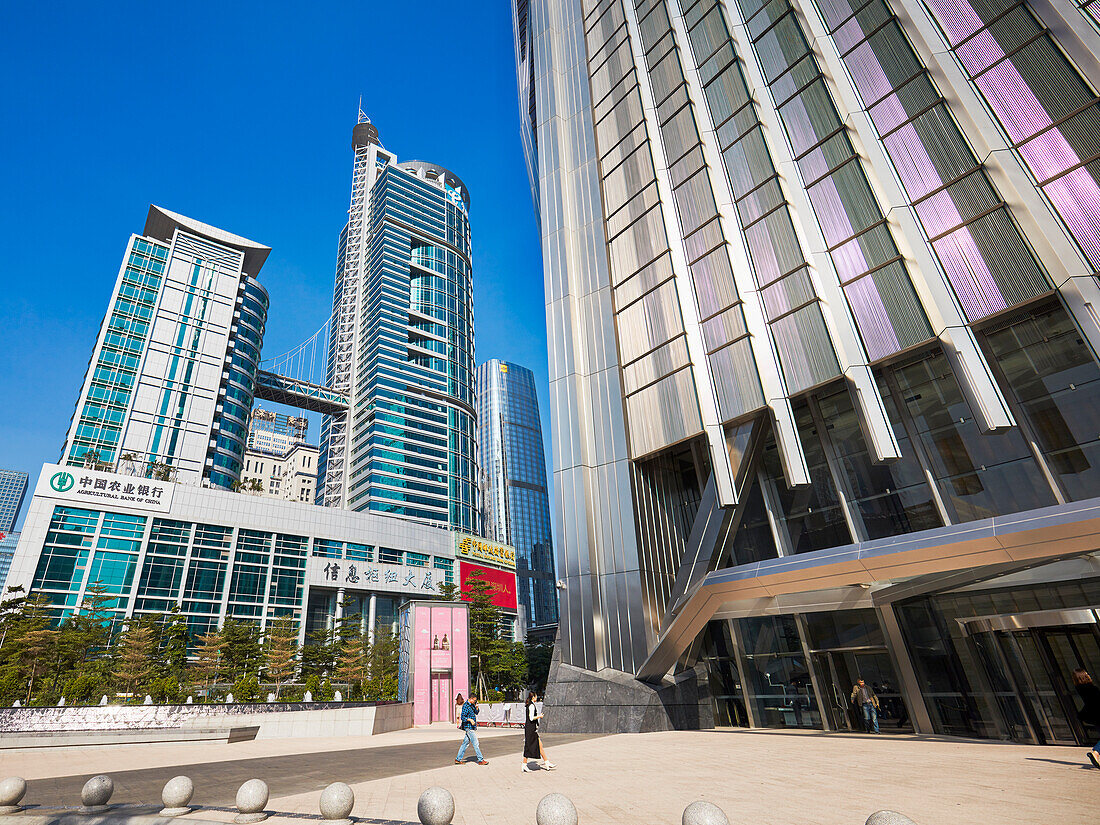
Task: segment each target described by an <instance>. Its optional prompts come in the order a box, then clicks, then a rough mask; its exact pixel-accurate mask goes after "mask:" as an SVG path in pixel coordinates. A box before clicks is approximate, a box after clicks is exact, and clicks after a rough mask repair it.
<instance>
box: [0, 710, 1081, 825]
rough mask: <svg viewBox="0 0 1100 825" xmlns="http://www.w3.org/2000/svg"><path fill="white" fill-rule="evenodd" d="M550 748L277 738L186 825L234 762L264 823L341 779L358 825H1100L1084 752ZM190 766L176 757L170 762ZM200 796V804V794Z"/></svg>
mask: <svg viewBox="0 0 1100 825" xmlns="http://www.w3.org/2000/svg"><path fill="white" fill-rule="evenodd" d="M388 737H393V738H392V739H390V738H388ZM391 743H392V744H391ZM250 744H253V745H260V744H262V743H250ZM345 744H346V743H345ZM545 744H546V747H547V751H548V753H549V755H550V757H551V758H552V759H553V760H554V761H555V762H557V763H558V766H559V767H558V769H557V770H555V771H545V772H544V771H536V772H534V773H530V774H524V773H521V771H520V757H519V752H520V751H519V737H518V735H517V734H516V733H515V732H503V733H501V732H493V733H492V734H491V735H487V736H485V737H484V748H483V749H484V750H485V751H486V756H487V757H488V758H489V760H490V764H489V765H488V766H486V767H482V766H478V765H473V764H468V765H461V766H458V765H454V764H453V761H452V760H453V754H454V751H455V750H456V749H457V746H458V737H457V731H455V730H454V729H453V728H444V727H442V726H437V727H434V728H428V729H418V730H415V731H401V732H396V733H394V734H385V735H382V736H378V737H373V738H372V741H371V743H370V746H369V747H359V748H354V747H351V748H345V749H344V750H342V751H339V752H335V751H334V752H330V753H328V754H325V753H323V752H322V753H318V752H317V743H316V742H311V741H310V740H302V741H301V742H300V746H301V748H302V750H307V751H308V752H307V753H299V754H297V755H295V754H293V753H291V751H292V745H291V744H289V743H273V745H274V746H273V747H272V751H273V754H274V755H272V756H270V757H266V758H265V757H263V756H260V755H258V751H250V753H249V758H247V759H244V760H228V761H224V762H215V761H211V762H209V763H207V764H205V765H203V764H197V765H196V764H194V763H192V764H191V765H189V766H188V770H191V769H192V768H194V769H197V770H205V771H207V773H206V774H205V775H204V780H203V781H204V783H205V784H204V787H205V788H206V789H208V790H209V789H210V788H211V787H212V786H213V785H214V784H217V783H221V784H222V785H225V786H226V788H225V791H224V794H223V795H224V796H227V797H228V804H227V805H223V804H220V803H215V802H214V801H213V800H212V799H206V800H205V802H206V804H207V806H208V807H204V808H202V809H200V810H198V811H196V812H195V813H194V814H192V815H191V816H190V817H189V818H190V819H196V820H206V821H215V822H229V821H230V820H231V819H232V816H233V811H232V808H231V805H232V796H233V794H235V792H236V787H237V786H238V785H239V784H240V783H239V782H237V779H238V778H239V775H244V774H243V773H242V771H243V770H244V768H242V767H241V764H242V763H243V765H244V766H245V767H246V768H247V771H245V772H251V773H252V774H253V775H255V776H259V777H260V778H263V779H265V780H267V781H268V782H269V785H270V786H271V788H272V799H271V802H270V803H269V805H268V808H269V810H272V811H276V812H283V813H282V815H280V814H279V813H276V814H275V816H273V818H272V819H271V820H270V822H271V823H272V825H304V823H307V822H313V823H318V825H320V823H322V820H321V819H320V817H319V815H318V814H317V810H318V809H317V802H318V798H319V796H320V791H321V789H322V788H323V787H324V785H325V784H327V783H328V782H331V781H335V780H337V779H339V780H342V781H347V782H348V783H349V784H350V785H351V786H352V788H353V789H354V791H355V794H356V805H355V809H354V811H353V816H355V817H357V818H359V819H360V820H361V821H362V822H363V823H365V825H407V823H413V825H415V821H416V801H417V799H418V797H419V795H420V794H421V793H422V792H423V791H424V790H425V789H426V788H428V787H430V786H432V785H439V786H442V787H445V788H447V789H448V790H450V791H451V792H452V793H453V794H454V796H455V801H456V816H455V825H520V824H522V825H533V822H534V812H535V808H536V806H537V805H538V802H539V800H540V799H541V798H542V797H543V796H544V795H545V794H547V793H550V792H552V791H558V792H561V793H564V794H565V795H566V796H568V797H569V798H570V799H572V800H573V802H574V804H575V805H576V806H577V810H578V812H579V814H580V819H581V822H582V823H583V825H597V824H598V825H620V823H621V825H640V824H641V823H645V825H678V823H679V821H680V817H681V814H682V812H683V809H684V807H685V806H686V805H687V804H688V803H690V802H692V801H694V800H696V799H707V800H709V801H711V802H714V803H715V804H717V805H719V806H720V807H722V808H723V810H725V811H726V813H727V815H728V816H729V818H730V822H731V825H862V823H863V822H864V821H865V820H866V818H867V816H868V815H869V814H870V813H872V812H873V811H875V810H879V809H882V808H893V809H895V810H900V811H902V812H903V813H906V814H907V815H908V816H910V817H911V818H912V819H914V820H915V821H916V822H917V823H918V825H976V824H978V823H980V824H981V825H985V823H990V825H992V823H997V825H1096V823H1100V771H1097V770H1095V769H1093V768H1090V767H1087V762H1086V761H1085V756H1084V749H1082V748H1055V747H1033V746H1025V745H1013V744H1005V743H993V742H974V741H968V740H960V739H948V738H942V737H941V738H937V737H914V736H880V737H870V736H862V735H848V734H820V733H814V732H795V731H791V732H780V731H680V732H668V733H653V734H633V735H619V736H607V737H597V738H581V739H577V738H571V737H565V736H561V735H547V736H546V737H545ZM147 747H148V746H117V748H116V751H115V752H117V753H118V754H119V756H120V757H122V758H121V761H122V762H124V763H126V764H132V763H133V760H134V759H135V758H136V757H135V754H134V753H133V752H131V751H129V749H131V748H147ZM207 747H208V748H211V749H216V748H218V747H220V748H225V747H229V746H225V745H220V746H219V745H213V744H211V745H208V746H207ZM124 751H125V753H124ZM162 755H163V754H162ZM30 756H31V757H33V754H31V755H30ZM76 756H77V755H75V754H74V758H75V757H76ZM195 756H196V754H195V752H194V751H193V750H185V751H184V752H183V753H182V755H181V759H180V760H179V761H178V762H177V766H178V765H181V764H183V763H184V761H185V760H186V761H188V762H190V761H191V760H194V759H195ZM102 757H103V755H102V754H99V755H98V758H99V759H100V760H102ZM80 758H82V759H83V758H84V756H81V757H80ZM81 764H84V763H81ZM334 766H335V767H338V768H339V769H340V771H341V773H340V775H336V774H334V773H333V772H332V770H333V767H334ZM12 767H13V766H12V764H11V763H10V761H9V762H7V763H3V762H0V773H14V772H17V771H14V770H11V768H12ZM27 767H28V768H30V769H31V771H32V772H33V771H34V770H35V769H36V767H37V768H38V769H39V773H38V776H39V778H38V779H37V780H36V781H34V782H32V783H31V793H32V794H33V795H34V797H36V798H38V799H44V798H45V797H46V796H47V795H48V794H51V793H54V792H58V793H61V792H66V789H69V790H68V792H69V793H71V792H72V791H71V789H72V787H73V783H74V781H75V780H76V779H80V784H82V781H83V778H84V777H75V776H74V775H73V774H72V773H68V774H67V775H64V776H53V777H50V776H48V775H47V776H42V773H41V766H35V765H34V764H30V763H28V765H27ZM157 770H158V771H159V772H160V773H159V775H158V776H157V777H156V779H157V781H159V782H161V783H163V780H164V779H167V778H168V777H169V776H171V775H175V773H179V772H187V771H186V770H184V768H183V767H179V769H178V770H176V769H174V767H173V766H169V765H161V766H160V767H159V768H158V769H157ZM292 771H293V772H295V773H294V775H293V776H291V775H290V772H292ZM94 772H96V771H91V772H89V773H88V774H87V775H90V773H94ZM153 773H155V771H147V772H143V771H132V772H130V774H129V775H125V774H124V773H123V774H116V777H117V780H118V787H119V790H118V791H116V797H115V798H116V799H117V800H118V801H131V800H127V799H124V798H123V796H122V791H123V789H125V790H126V791H127V792H128V793H131V794H146V793H148V792H149V789H150V788H152V787H153V784H152V780H153V778H154V777H153V776H152V774H153ZM142 774H146V775H142ZM242 781H243V780H242ZM196 785H199V782H198V781H197V780H196ZM158 787H159V786H158ZM76 788H77V790H79V785H76ZM287 788H290V789H292V790H291V792H289V793H288V792H286V790H285V789H287ZM142 789H144V790H142ZM157 793H158V795H159V790H158V791H157ZM28 801H31V800H30V798H28ZM53 801H54V802H55V804H56V802H57V801H59V800H56V799H54V800H53ZM133 801H137V800H133ZM196 801H204V800H201V799H199V794H198V793H196ZM210 805H213V807H210Z"/></svg>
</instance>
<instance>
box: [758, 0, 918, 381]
mask: <svg viewBox="0 0 1100 825" xmlns="http://www.w3.org/2000/svg"><path fill="white" fill-rule="evenodd" d="M738 3H739V5H740V7H741V11H742V14H743V15H744V17H745V19H746V26H747V29H748V31H749V34H750V38H751V40H752V43H753V49H754V50H755V52H756V56H757V59H758V60H759V62H760V65H761V68H762V70H763V71H764V74H765V79H766V80H767V82H768V85H769V88H770V89H771V91H772V95H773V99H774V100H775V101H776V102H777V112H778V114H779V117H780V120H781V122H782V124H783V127H784V129H785V130H786V132H787V137H788V139H789V140H790V143H791V147H792V151H793V153H794V155H795V157H796V159H797V162H798V166H799V169H800V171H801V172H802V174H803V176H804V179H805V180H806V181H812V183H810V184H808V185H807V194H808V195H809V198H810V202H811V204H812V205H813V207H814V215H815V218H816V219H817V221H818V225H819V226H820V227H821V231H822V234H823V235H824V237H825V241H826V245H827V246H828V247H829V252H830V257H831V258H832V260H833V264H834V266H835V267H836V270H837V275H838V277H839V278H840V283H841V288H842V289H843V291H844V294H845V297H846V298H847V300H848V303H849V306H850V307H851V310H852V313H853V316H854V317H855V320H856V325H857V327H858V329H859V332H860V337H861V338H862V340H863V344H864V347H865V348H866V350H867V354H868V356H869V357H870V358H871V360H878V359H880V358H884V357H886V356H888V355H891V354H893V353H895V352H898V351H899V350H902V349H905V348H907V347H909V346H912V345H914V344H918V343H920V342H921V341H924V340H927V339H928V338H929V337H931V334H932V330H931V326H930V325H929V324H928V321H927V318H926V317H925V315H924V310H923V309H922V308H921V306H920V303H919V302H918V300H917V296H916V292H915V290H914V289H913V285H912V282H911V281H910V280H909V276H908V272H906V271H905V269H904V264H902V263H900V261H901V256H900V253H899V252H898V250H897V247H896V245H895V244H894V241H893V238H892V236H891V234H890V230H889V228H888V227H887V226H886V223H885V218H884V216H883V214H882V210H881V208H880V207H879V205H878V202H877V199H876V198H875V196H874V193H873V191H872V190H871V187H870V184H869V183H868V182H867V178H866V175H865V174H864V171H863V167H862V165H861V164H860V161H859V159H858V158H857V156H856V153H855V150H854V148H853V147H852V144H851V140H850V139H849V138H848V135H847V130H846V127H845V126H844V125H843V122H842V121H841V118H840V115H839V113H838V112H837V109H836V105H835V104H834V102H833V100H832V97H831V95H830V94H829V91H828V89H827V87H826V85H825V80H824V76H823V75H822V73H821V71H820V68H819V67H818V65H817V62H816V60H815V58H814V57H813V53H812V51H811V49H810V47H809V44H808V42H807V41H806V37H805V34H804V33H803V31H802V28H801V25H800V24H799V23H798V21H797V19H796V18H795V15H794V9H793V7H792V6H791V4H790V2H789V1H788V0H771V2H769V3H767V4H766V5H763V6H760V5H759V4H758V3H757V2H756V0H738ZM779 101H783V102H782V103H780V102H779ZM746 234H747V233H746ZM883 251H885V255H883V254H882V253H883ZM891 261H898V262H899V263H898V266H899V267H900V268H901V275H902V277H900V278H899V277H896V276H895V277H889V278H884V277H879V278H873V277H868V276H869V274H870V273H872V272H873V271H874V270H875V269H876V268H877V267H882V266H884V265H885V264H887V263H890V262H891Z"/></svg>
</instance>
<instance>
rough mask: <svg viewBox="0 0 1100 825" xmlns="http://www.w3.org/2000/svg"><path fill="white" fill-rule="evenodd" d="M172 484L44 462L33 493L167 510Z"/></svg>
mask: <svg viewBox="0 0 1100 825" xmlns="http://www.w3.org/2000/svg"><path fill="white" fill-rule="evenodd" d="M172 487H173V485H172V484H171V483H169V482H166V481H154V480H153V479H149V478H140V477H138V476H126V475H119V474H117V473H104V472H100V471H98V470H86V469H84V468H82V467H62V466H60V465H58V464H47V465H46V466H45V467H43V468H42V475H40V476H39V477H38V486H37V487H36V488H35V491H34V494H35V495H36V496H43V497H45V498H61V499H65V500H66V501H72V502H76V503H79V504H81V505H84V506H87V507H110V506H116V507H119V506H121V507H129V508H133V509H137V510H153V511H154V512H158V513H167V512H168V511H169V510H171V508H172Z"/></svg>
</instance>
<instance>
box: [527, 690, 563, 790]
mask: <svg viewBox="0 0 1100 825" xmlns="http://www.w3.org/2000/svg"><path fill="white" fill-rule="evenodd" d="M538 698H539V697H538V695H537V694H536V693H535V692H534V691H531V692H530V693H528V694H527V700H526V701H525V702H524V706H523V711H524V713H523V772H524V773H530V772H531V769H530V768H529V767H528V766H527V760H528V759H541V760H542V766H543V767H544V768H545V769H546V770H548V771H552V770H554V768H556V767H557V765H555V764H554V763H553V762H551V761H550V760H549V759H548V758H547V756H546V751H545V750H543V747H542V742H541V741H540V740H539V719H541V718H542V714H541V713H539V709H538V708H537V707H535V702H536V701H538Z"/></svg>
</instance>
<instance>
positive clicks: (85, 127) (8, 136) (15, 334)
mask: <svg viewBox="0 0 1100 825" xmlns="http://www.w3.org/2000/svg"><path fill="white" fill-rule="evenodd" d="M244 6H245V4H240V3H216V4H207V3H187V4H178V3H176V4H171V3H115V4H98V5H87V4H77V3H68V4H58V3H54V2H39V3H29V4H11V5H9V6H8V7H7V8H5V10H4V12H3V15H2V17H0V29H2V30H3V32H4V35H3V37H2V42H3V49H2V50H0V99H2V100H3V101H4V118H3V128H2V129H0V156H2V158H3V161H2V162H0V195H2V199H0V251H2V266H3V267H4V274H3V283H4V291H3V296H4V300H3V301H2V302H0V325H2V327H0V328H2V330H3V343H2V346H0V380H2V384H0V386H2V387H3V392H4V402H3V403H2V404H0V467H5V468H12V469H20V470H25V471H27V472H29V473H30V474H31V483H32V484H33V483H34V479H35V478H36V477H37V473H38V470H39V469H40V465H41V464H42V463H43V462H45V461H55V460H56V459H57V457H58V454H59V452H60V449H61V444H62V441H63V439H64V436H65V432H66V429H67V427H68V423H69V419H70V416H71V415H72V412H73V407H74V403H75V401H76V396H77V392H78V390H79V387H80V382H81V380H82V378H83V375H84V371H85V368H86V366H87V362H88V357H89V355H90V354H91V349H92V346H93V344H94V342H95V336H96V333H97V331H98V329H99V324H100V321H101V320H102V317H103V313H104V311H105V309H106V306H107V300H108V298H109V296H110V291H111V288H112V286H113V283H114V279H115V277H116V275H117V273H118V267H119V263H120V261H121V257H122V252H123V249H124V246H125V243H126V240H127V238H128V237H129V235H130V234H131V233H132V232H140V231H141V230H142V228H143V226H144V221H145V214H146V211H147V210H148V207H149V204H150V203H156V204H158V205H161V206H164V207H165V208H167V209H170V210H173V211H176V212H181V213H183V214H185V215H189V216H191V217H194V218H196V219H198V220H202V221H205V222H207V223H211V224H214V225H215V226H219V227H222V228H224V229H227V230H229V231H231V232H235V233H237V234H240V235H244V236H245V237H247V238H251V239H253V240H256V241H259V242H261V243H265V244H268V245H269V246H271V247H272V248H273V252H272V254H271V256H270V257H269V258H268V261H267V264H266V265H265V266H264V268H263V270H262V272H261V273H260V279H261V281H262V282H263V283H264V285H265V286H266V287H267V289H268V291H269V292H270V294H271V312H270V315H269V318H268V327H267V335H266V338H265V341H264V354H265V356H266V357H271V356H275V355H278V354H279V353H282V352H284V351H286V350H288V349H290V348H292V347H293V346H294V345H295V344H296V343H298V342H299V341H301V340H303V339H304V338H306V337H308V336H309V335H310V334H312V333H313V331H314V330H316V329H317V327H319V326H320V325H321V324H322V323H323V322H324V320H325V318H326V317H327V316H328V314H329V312H330V309H331V300H332V283H333V276H334V267H335V259H336V246H337V240H338V236H339V232H340V229H341V227H342V226H343V224H344V222H345V220H346V213H347V208H348V199H349V188H350V180H351V129H352V126H353V125H354V123H355V116H356V106H357V104H358V101H359V97H360V95H362V97H363V108H364V109H365V110H366V112H367V114H368V115H369V116H370V118H371V120H372V121H373V122H374V123H375V125H376V126H377V127H378V129H379V132H380V135H381V140H382V143H383V144H384V145H385V146H386V147H387V148H388V149H389V150H390V151H393V152H395V153H396V154H397V156H398V159H399V160H413V159H421V160H430V161H433V162H435V163H439V164H442V165H444V166H446V167H447V168H449V169H452V170H453V171H454V172H455V173H456V174H458V175H459V176H460V177H461V178H462V179H463V180H464V181H465V182H466V184H467V186H468V187H469V188H470V195H471V200H472V206H471V213H470V220H471V232H472V236H473V248H474V283H475V307H474V313H475V323H476V334H477V341H476V354H477V359H478V361H479V362H481V361H484V360H486V359H488V358H493V357H497V358H503V359H507V360H510V361H514V362H516V363H520V364H523V365H525V366H529V367H530V368H531V369H533V370H534V371H535V373H536V376H537V377H538V382H539V394H540V398H539V402H540V405H541V406H542V412H543V427H544V431H545V434H546V436H547V437H548V436H549V428H548V426H547V425H548V419H547V414H546V404H547V397H546V322H545V309H544V301H543V282H542V263H541V256H540V252H539V246H538V235H537V228H536V223H535V217H534V212H533V209H532V202H531V192H530V188H529V185H528V181H527V173H526V168H525V166H524V162H523V154H522V149H521V145H520V141H519V125H518V124H519V107H518V103H517V100H516V82H515V69H514V64H513V59H514V58H513V51H512V33H511V21H510V15H511V11H510V4H509V3H507V2H506V0H493V2H485V3H448V2H432V3H417V4H390V3H387V4H381V3H379V4H371V3H334V2H326V3H307V4H284V3H273V2H267V3H263V4H256V5H254V6H251V7H249V8H245V7H244ZM311 429H312V428H311ZM315 437H316V435H315V433H314V438H315ZM547 452H549V443H547Z"/></svg>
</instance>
